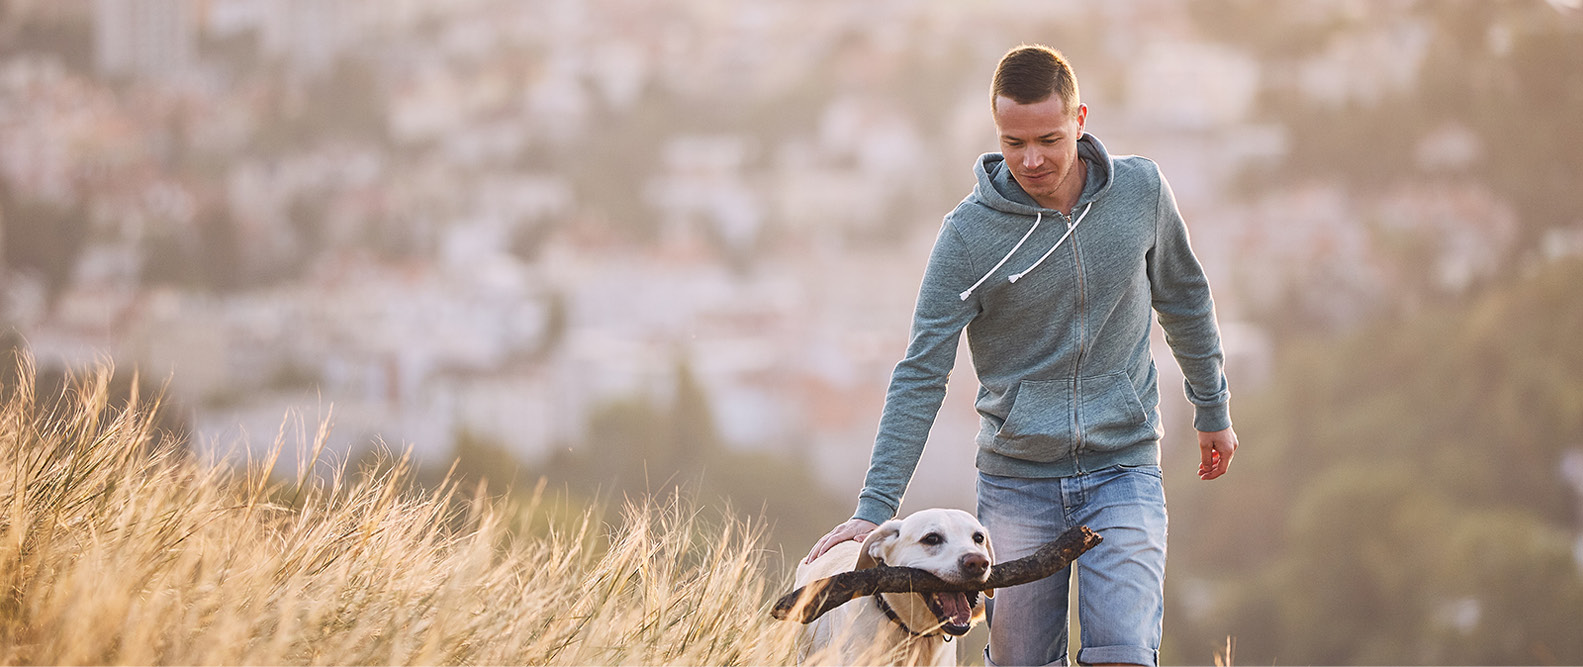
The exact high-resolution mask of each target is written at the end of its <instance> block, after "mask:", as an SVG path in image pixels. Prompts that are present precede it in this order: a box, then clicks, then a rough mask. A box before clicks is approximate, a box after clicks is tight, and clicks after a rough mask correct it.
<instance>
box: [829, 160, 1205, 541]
mask: <svg viewBox="0 0 1583 667" xmlns="http://www.w3.org/2000/svg"><path fill="white" fill-rule="evenodd" d="M1078 155H1079V156H1080V157H1081V158H1082V159H1083V161H1084V162H1085V163H1086V164H1087V167H1088V182H1087V184H1086V185H1085V187H1084V189H1083V194H1082V195H1081V196H1080V197H1079V199H1078V202H1077V206H1075V207H1074V208H1073V209H1072V215H1071V216H1067V215H1062V214H1061V213H1060V212H1057V211H1054V210H1051V209H1047V208H1043V207H1041V206H1039V205H1038V204H1037V203H1035V202H1034V200H1033V198H1032V197H1030V196H1028V194H1027V193H1025V192H1023V190H1022V188H1021V186H1019V185H1018V184H1017V182H1016V180H1015V179H1013V178H1012V175H1011V170H1010V169H1008V168H1007V167H1006V164H1005V158H1004V157H1003V156H1002V155H1001V154H999V153H988V154H985V155H983V156H981V157H980V158H979V159H978V164H977V166H976V168H975V169H974V171H975V173H976V174H977V175H978V185H977V186H976V187H974V188H973V193H972V194H970V195H968V197H967V198H966V199H964V200H963V201H962V203H961V204H959V205H958V206H957V207H956V209H955V210H953V211H951V213H950V214H949V215H947V216H946V217H945V222H944V224H943V225H941V227H940V234H939V237H938V238H937V239H936V240H935V244H934V250H933V251H932V252H931V253H930V256H929V264H928V267H927V268H926V269H925V271H924V277H923V284H922V286H921V287H920V288H919V291H918V303H917V306H916V308H915V310H914V313H913V323H912V337H911V340H910V342H909V343H908V346H907V353H906V357H905V358H904V359H902V360H901V363H899V364H897V365H896V369H895V372H894V373H893V374H892V375H891V381H890V389H889V390H888V391H887V392H886V395H885V410H884V413H883V415H882V416H881V417H880V423H879V433H878V435H877V437H876V438H875V442H874V453H873V456H872V458H871V459H870V462H869V469H868V477H867V479H866V480H865V481H864V486H863V491H862V493H861V494H860V495H859V497H858V507H857V512H856V514H855V515H854V516H855V518H860V519H865V520H868V521H872V522H874V523H881V522H883V521H885V520H886V519H889V518H891V517H893V516H895V515H896V511H897V508H898V507H899V506H900V505H901V497H902V493H903V491H905V490H906V488H907V483H908V482H909V481H910V480H911V479H912V475H913V472H914V470H915V469H916V468H917V466H918V458H919V456H921V455H922V454H923V446H924V441H925V440H926V439H927V438H928V436H929V429H930V427H931V426H932V425H933V423H934V418H935V415H936V414H937V413H938V412H939V410H940V404H941V402H942V401H943V400H944V399H945V388H946V379H947V377H948V376H949V375H950V373H951V367H952V366H953V365H955V363H956V349H957V340H958V337H959V336H960V335H961V333H962V331H963V330H964V329H966V331H967V340H968V349H969V350H970V351H971V352H972V355H973V368H974V370H975V371H977V373H978V381H979V390H978V401H977V408H978V414H979V431H978V437H977V438H976V443H977V445H978V458H977V465H978V469H979V470H981V471H983V472H986V473H989V474H993V475H1001V476H1008V477H1066V476H1071V475H1079V474H1083V473H1086V472H1089V471H1093V470H1098V469H1101V468H1106V467H1109V466H1114V465H1149V464H1158V463H1159V460H1160V447H1159V441H1160V438H1161V436H1163V435H1164V431H1163V429H1162V428H1161V426H1160V412H1159V403H1160V394H1159V388H1158V386H1157V384H1156V380H1157V375H1156V372H1155V367H1154V362H1153V360H1152V358H1151V357H1150V354H1149V327H1150V326H1151V325H1150V311H1151V310H1153V311H1154V312H1156V313H1158V314H1159V321H1160V325H1161V326H1162V327H1163V328H1164V329H1165V338H1166V341H1167V342H1168V343H1169V344H1170V346H1171V351H1172V352H1173V353H1174V354H1175V356H1176V361H1177V363H1178V365H1180V366H1181V369H1182V373H1183V375H1184V376H1185V377H1186V383H1185V384H1186V391H1187V398H1188V400H1189V401H1191V402H1192V403H1193V405H1194V406H1195V414H1194V418H1193V426H1194V428H1196V429H1198V430H1200V431H1219V430H1221V429H1225V428H1229V427H1230V426H1231V417H1230V413H1229V410H1228V407H1227V402H1228V400H1229V398H1230V392H1229V391H1228V390H1227V387H1226V378H1225V374H1224V373H1223V371H1222V368H1221V366H1222V360H1223V355H1222V353H1221V349H1220V333H1219V330H1218V328H1217V326H1216V324H1215V309H1214V303H1213V301H1212V300H1211V299H1210V294H1209V282H1208V281H1207V280H1206V279H1205V277H1204V271H1203V268H1202V267H1201V266H1200V265H1199V263H1198V259H1197V258H1196V257H1194V256H1193V251H1192V248H1191V247H1189V245H1188V238H1187V226H1186V224H1185V223H1184V222H1183V221H1182V216H1181V215H1180V214H1179V213H1177V210H1176V199H1175V198H1174V197H1173V196H1172V194H1171V189H1170V186H1168V185H1167V184H1166V182H1165V179H1164V178H1163V177H1162V176H1161V175H1160V170H1159V167H1158V166H1156V165H1155V164H1154V162H1152V161H1150V160H1148V159H1146V158H1142V157H1137V156H1123V157H1115V158H1112V157H1111V156H1110V154H1109V153H1107V152H1106V151H1105V147H1104V146H1103V145H1101V144H1100V143H1099V140H1098V139H1095V138H1094V137H1093V135H1089V134H1084V135H1083V137H1082V139H1081V140H1080V141H1079V142H1078Z"/></svg>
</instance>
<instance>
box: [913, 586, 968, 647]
mask: <svg viewBox="0 0 1583 667" xmlns="http://www.w3.org/2000/svg"><path fill="white" fill-rule="evenodd" d="M923 601H924V604H926V605H928V607H929V611H932V612H934V615H935V618H938V619H940V629H941V630H942V631H944V632H945V633H946V634H948V635H951V636H953V637H960V636H962V635H965V634H967V631H968V630H971V629H973V609H975V608H977V607H978V591H973V592H971V593H925V594H924V596H923Z"/></svg>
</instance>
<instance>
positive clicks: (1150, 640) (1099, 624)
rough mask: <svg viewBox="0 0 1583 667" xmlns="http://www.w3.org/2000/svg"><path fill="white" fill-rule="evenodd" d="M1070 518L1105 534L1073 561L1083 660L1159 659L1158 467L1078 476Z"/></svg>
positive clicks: (1161, 518) (1162, 528)
mask: <svg viewBox="0 0 1583 667" xmlns="http://www.w3.org/2000/svg"><path fill="white" fill-rule="evenodd" d="M1082 479H1083V483H1084V489H1083V495H1084V503H1083V504H1082V506H1081V507H1079V508H1077V512H1076V514H1075V516H1074V517H1073V518H1074V521H1075V522H1076V523H1078V524H1081V525H1087V526H1088V527H1089V528H1091V529H1093V530H1094V532H1096V533H1099V535H1100V536H1101V537H1102V538H1104V539H1103V541H1101V542H1100V543H1099V545H1098V546H1096V547H1094V548H1093V549H1092V550H1090V551H1089V552H1088V553H1085V554H1083V556H1082V557H1080V558H1078V559H1077V581H1078V598H1079V602H1078V620H1079V624H1080V625H1081V627H1082V640H1083V642H1082V643H1083V648H1082V650H1081V651H1080V652H1079V653H1078V661H1079V662H1083V663H1132V664H1143V665H1153V664H1158V659H1159V649H1160V629H1161V620H1162V619H1163V616H1164V611H1165V541H1166V526H1167V518H1166V510H1165V488H1164V484H1163V483H1162V479H1161V473H1160V469H1159V467H1157V466H1139V467H1116V468H1107V469H1105V470H1100V471H1096V472H1093V473H1090V474H1088V475H1084V476H1082Z"/></svg>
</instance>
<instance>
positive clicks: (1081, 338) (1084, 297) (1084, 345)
mask: <svg viewBox="0 0 1583 667" xmlns="http://www.w3.org/2000/svg"><path fill="white" fill-rule="evenodd" d="M1073 210H1076V208H1075V207H1074V208H1073ZM1066 224H1068V225H1071V224H1072V216H1066ZM1072 260H1073V261H1074V262H1075V263H1076V264H1077V323H1078V324H1077V327H1078V329H1077V331H1078V333H1077V361H1076V362H1074V364H1073V367H1072V426H1073V431H1074V432H1075V433H1076V434H1077V438H1076V439H1075V440H1074V441H1073V442H1072V467H1073V468H1075V469H1077V471H1078V472H1082V460H1081V459H1080V458H1079V457H1078V452H1080V451H1082V449H1083V419H1082V416H1083V415H1082V412H1083V407H1082V406H1083V401H1082V398H1083V396H1082V388H1083V381H1082V380H1081V378H1082V377H1083V357H1084V356H1087V354H1088V279H1087V276H1086V275H1085V274H1084V272H1083V253H1082V252H1080V251H1079V250H1078V243H1077V234H1075V233H1074V234H1073V235H1072Z"/></svg>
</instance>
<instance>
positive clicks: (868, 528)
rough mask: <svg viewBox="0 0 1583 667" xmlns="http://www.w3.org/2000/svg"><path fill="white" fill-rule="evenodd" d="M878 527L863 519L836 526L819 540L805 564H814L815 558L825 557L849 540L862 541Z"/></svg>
mask: <svg viewBox="0 0 1583 667" xmlns="http://www.w3.org/2000/svg"><path fill="white" fill-rule="evenodd" d="M878 527H879V526H876V525H874V524H873V523H870V522H868V521H864V520H862V519H847V522H846V523H843V524H841V525H839V526H836V527H835V528H834V529H833V530H831V531H830V532H828V533H825V536H824V537H821V538H819V543H818V544H815V545H813V551H810V552H808V557H807V558H806V559H804V560H803V562H804V563H812V562H813V560H814V559H815V558H818V557H820V556H823V555H824V552H826V551H829V550H830V547H833V546H835V545H837V544H840V543H842V542H845V541H847V540H862V539H863V538H865V537H868V534H869V533H872V532H874V529H875V528H878Z"/></svg>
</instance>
